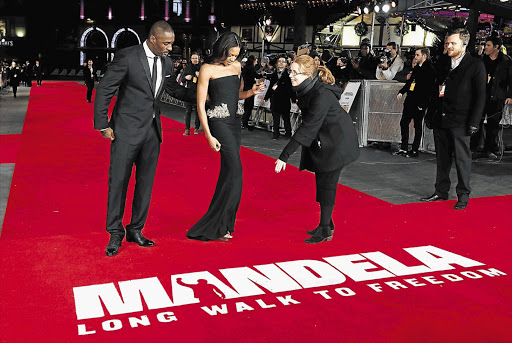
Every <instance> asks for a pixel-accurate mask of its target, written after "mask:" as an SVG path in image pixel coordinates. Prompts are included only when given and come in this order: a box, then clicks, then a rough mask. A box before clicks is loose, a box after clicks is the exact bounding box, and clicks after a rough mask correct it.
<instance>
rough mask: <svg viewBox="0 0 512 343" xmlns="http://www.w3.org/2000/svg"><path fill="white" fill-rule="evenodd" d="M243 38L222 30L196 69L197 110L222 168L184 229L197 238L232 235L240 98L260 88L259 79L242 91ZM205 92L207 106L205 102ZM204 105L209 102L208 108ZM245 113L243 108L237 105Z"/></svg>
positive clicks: (239, 185) (238, 183) (236, 194)
mask: <svg viewBox="0 0 512 343" xmlns="http://www.w3.org/2000/svg"><path fill="white" fill-rule="evenodd" d="M240 49H241V41H240V38H239V37H238V35H236V34H235V33H233V32H226V33H224V34H222V35H221V36H220V37H219V38H218V39H217V40H216V41H215V43H214V44H213V49H212V56H210V60H209V62H207V63H205V64H204V65H203V66H202V67H201V70H200V72H199V80H198V84H197V113H198V115H199V119H200V121H201V125H202V126H203V129H204V132H205V135H206V138H207V139H208V144H209V145H210V147H211V148H212V150H213V151H220V156H221V158H220V173H219V179H218V180H217V187H216V188H215V193H214V194H213V198H212V201H211V203H210V207H209V208H208V212H206V214H205V215H204V216H203V217H202V218H201V219H200V220H199V221H198V222H197V223H196V224H195V225H194V226H193V227H192V228H191V229H190V230H189V231H188V232H187V237H188V238H190V239H197V240H201V241H210V240H222V241H227V240H229V239H230V238H232V234H233V232H234V230H235V219H236V212H237V210H238V206H239V204H240V198H241V196H242V162H241V160H240V141H241V123H240V117H239V116H237V114H241V113H240V111H239V110H238V100H239V99H245V98H248V97H250V96H253V95H254V94H258V93H261V92H262V91H263V89H264V88H263V85H262V84H255V85H254V86H253V87H252V89H249V90H246V91H243V81H241V80H240V75H241V64H240V62H239V58H240V55H241V54H240ZM207 95H208V98H209V101H208V104H207V106H205V102H206V99H207ZM206 107H207V108H206ZM241 111H242V113H243V109H241Z"/></svg>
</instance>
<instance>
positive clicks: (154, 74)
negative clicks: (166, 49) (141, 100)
mask: <svg viewBox="0 0 512 343" xmlns="http://www.w3.org/2000/svg"><path fill="white" fill-rule="evenodd" d="M157 62H158V56H155V57H154V60H153V72H152V73H151V85H152V86H153V92H154V93H155V95H156V73H157V71H156V64H157Z"/></svg>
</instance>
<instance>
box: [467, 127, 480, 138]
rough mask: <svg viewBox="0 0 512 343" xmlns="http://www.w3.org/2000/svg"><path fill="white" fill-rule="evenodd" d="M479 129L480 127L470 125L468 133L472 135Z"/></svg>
mask: <svg viewBox="0 0 512 343" xmlns="http://www.w3.org/2000/svg"><path fill="white" fill-rule="evenodd" d="M477 131H478V127H474V126H470V127H468V130H467V133H468V135H469V136H472V135H474V134H475V133H477Z"/></svg>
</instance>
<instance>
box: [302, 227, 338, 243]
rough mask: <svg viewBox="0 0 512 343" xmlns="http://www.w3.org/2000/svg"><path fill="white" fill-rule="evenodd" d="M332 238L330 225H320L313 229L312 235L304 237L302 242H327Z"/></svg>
mask: <svg viewBox="0 0 512 343" xmlns="http://www.w3.org/2000/svg"><path fill="white" fill-rule="evenodd" d="M331 240H332V230H331V227H330V226H320V227H319V229H318V230H316V231H315V234H314V235H313V237H310V238H306V239H305V240H304V242H306V243H309V244H315V243H321V242H323V241H326V242H329V241H331Z"/></svg>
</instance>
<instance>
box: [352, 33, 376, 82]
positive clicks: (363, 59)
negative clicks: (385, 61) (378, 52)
mask: <svg viewBox="0 0 512 343" xmlns="http://www.w3.org/2000/svg"><path fill="white" fill-rule="evenodd" d="M352 66H353V67H354V69H355V70H356V71H357V72H358V73H360V74H361V75H362V76H363V78H364V79H367V80H372V79H375V67H376V66H377V62H376V60H375V56H374V55H373V52H372V51H371V50H370V44H369V43H368V42H366V41H364V40H363V42H362V43H361V45H360V46H359V52H358V53H357V56H356V57H355V58H353V59H352Z"/></svg>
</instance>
